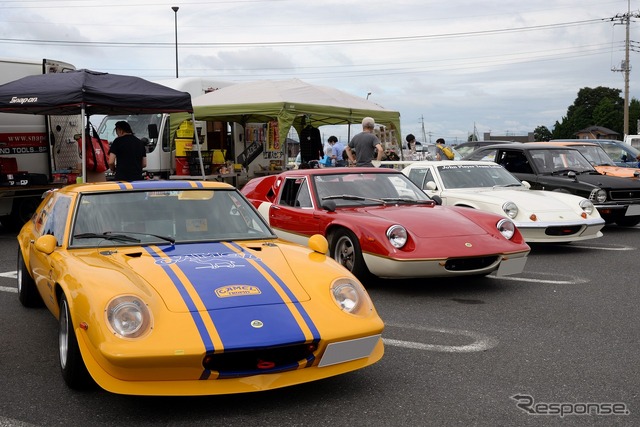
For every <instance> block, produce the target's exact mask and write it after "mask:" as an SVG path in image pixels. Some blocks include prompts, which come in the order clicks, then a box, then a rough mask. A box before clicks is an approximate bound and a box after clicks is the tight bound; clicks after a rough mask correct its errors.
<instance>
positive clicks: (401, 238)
mask: <svg viewBox="0 0 640 427" xmlns="http://www.w3.org/2000/svg"><path fill="white" fill-rule="evenodd" d="M387 239H389V242H390V243H391V244H392V245H393V247H394V248H398V249H400V248H401V247H403V246H404V245H406V244H407V230H406V229H405V228H404V227H403V226H401V225H392V226H391V227H389V229H388V230H387Z"/></svg>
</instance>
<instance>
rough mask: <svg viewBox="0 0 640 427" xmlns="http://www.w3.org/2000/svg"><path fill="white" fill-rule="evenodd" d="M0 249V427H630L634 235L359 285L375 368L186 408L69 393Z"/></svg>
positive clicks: (182, 403) (613, 234) (1, 236)
mask: <svg viewBox="0 0 640 427" xmlns="http://www.w3.org/2000/svg"><path fill="white" fill-rule="evenodd" d="M0 241H1V243H2V244H1V245H0V337H2V343H3V345H2V347H0V348H1V349H0V376H1V378H2V387H0V426H5V425H6V426H9V425H17V426H27V425H36V426H51V425H78V426H85V425H92V426H93V425H127V426H146V425H154V426H182V425H184V426H186V425H189V426H205V425H206V426H210V425H225V426H226V425H229V426H231V425H233V426H235V425H243V426H297V425H300V426H302V425H305V426H307V425H333V426H372V425H375V426H400V425H406V426H409V425H411V426H418V425H419V426H422V425H425V426H427V425H438V426H442V425H481V426H484V425H486V426H498V425H500V426H507V425H508V426H512V425H560V424H562V425H603V426H610V425H640V409H639V405H638V403H639V402H640V398H639V393H640V392H639V390H640V389H639V388H638V384H639V382H640V381H639V380H640V368H639V366H640V355H639V352H638V342H640V332H639V331H640V316H639V314H640V309H639V308H638V301H640V280H639V279H638V277H640V271H639V270H640V258H639V257H638V247H639V246H640V227H634V228H630V229H621V228H617V227H615V226H614V227H606V228H605V229H604V237H602V238H600V239H596V240H591V241H585V242H580V243H574V244H570V245H549V246H544V245H537V246H533V250H532V253H531V255H530V256H529V260H528V262H527V265H526V267H525V271H524V273H523V274H520V275H516V276H509V277H504V278H496V277H492V276H489V277H487V278H484V279H481V280H477V279H476V280H466V281H462V280H429V281H425V280H420V281H384V280H379V281H376V282H372V283H367V284H366V285H367V288H368V289H369V292H370V294H371V296H372V298H373V300H374V303H375V304H376V308H377V309H378V311H379V313H380V315H381V317H382V318H383V319H384V321H385V324H386V329H385V332H384V334H383V338H384V340H385V344H386V350H385V356H384V357H383V359H382V360H381V361H380V362H379V363H377V364H375V365H373V366H371V367H369V368H366V369H363V370H360V371H356V372H354V373H350V374H346V375H343V376H339V377H334V378H330V379H326V380H322V381H318V382H315V383H310V384H305V385H301V386H296V387H290V388H285V389H280V390H273V391H269V392H262V393H251V394H243V395H233V396H211V397H195V398H184V397H182V398H173V397H166V398H147V397H131V396H119V395H113V394H110V393H107V392H105V391H102V390H93V391H90V392H84V393H79V392H74V391H71V390H69V389H67V388H66V387H65V385H64V383H63V380H62V378H61V376H60V372H59V368H58V360H57V323H56V321H55V319H54V318H53V317H52V316H51V315H50V314H49V312H48V311H46V310H45V309H35V310H29V309H25V308H23V307H22V306H21V305H20V303H19V302H18V300H17V294H16V288H15V286H16V283H15V263H16V251H17V243H16V239H15V234H12V233H8V232H3V231H2V230H1V229H0Z"/></svg>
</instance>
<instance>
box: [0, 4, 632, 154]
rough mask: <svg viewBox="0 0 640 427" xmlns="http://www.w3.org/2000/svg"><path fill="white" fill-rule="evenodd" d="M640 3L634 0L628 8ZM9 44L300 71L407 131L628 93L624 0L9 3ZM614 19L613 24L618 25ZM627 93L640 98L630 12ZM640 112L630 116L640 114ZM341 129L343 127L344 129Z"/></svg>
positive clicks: (118, 66) (53, 52) (101, 65)
mask: <svg viewBox="0 0 640 427" xmlns="http://www.w3.org/2000/svg"><path fill="white" fill-rule="evenodd" d="M639 3H640V1H637V0H636V1H632V2H631V4H630V8H631V12H632V14H634V13H637V12H638V6H639ZM0 6H1V7H2V14H0V44H1V46H2V49H1V50H0V56H2V57H9V58H23V59H33V60H41V59H42V58H52V59H57V60H61V61H65V62H70V63H72V64H73V65H75V66H76V67H77V68H88V69H92V70H97V71H105V72H109V73H114V74H127V75H136V76H140V77H143V78H146V79H149V80H158V79H167V78H173V77H175V73H176V56H175V52H176V50H175V18H176V14H175V13H174V11H173V10H172V9H171V7H172V6H178V7H179V10H178V12H177V33H178V59H179V61H178V74H179V76H180V77H188V76H209V77H214V78H218V79H220V80H232V81H249V80H258V79H288V78H293V77H295V78H299V79H301V80H304V81H307V82H309V83H313V84H319V85H325V86H332V87H335V88H337V89H340V90H343V91H345V92H348V93H351V94H353V95H357V96H362V97H366V96H367V94H368V93H369V92H370V93H371V94H370V95H369V100H371V101H374V102H376V103H378V104H380V105H382V106H384V107H385V108H388V109H392V110H396V111H399V112H400V115H401V126H402V139H403V141H404V137H405V135H406V134H407V133H414V134H415V135H416V136H417V137H418V140H419V141H422V140H424V139H425V138H424V137H423V131H422V129H423V127H424V131H425V135H426V140H427V141H429V140H430V139H431V140H432V141H435V139H436V138H438V137H444V138H446V139H447V142H455V141H456V140H457V141H461V140H466V139H467V137H468V135H469V134H470V133H472V132H473V131H474V128H475V130H476V131H477V133H478V134H479V136H480V139H483V138H482V137H483V134H484V132H491V134H492V135H526V134H527V132H532V131H533V130H534V128H536V127H537V126H540V125H544V126H547V127H548V128H549V129H552V128H553V125H554V124H555V122H556V121H561V120H562V117H563V116H564V115H565V114H566V111H567V107H569V106H570V105H571V104H573V102H574V100H575V98H576V95H577V93H578V91H579V90H580V89H581V88H584V87H591V88H595V87H598V86H605V87H610V88H617V89H620V90H621V91H622V92H621V94H622V96H624V74H623V73H622V72H614V71H612V68H614V69H620V68H621V66H622V61H623V60H624V56H625V49H624V46H625V43H624V41H625V26H624V25H620V24H621V20H620V19H615V17H616V16H617V17H620V16H621V15H623V14H626V13H627V8H628V1H627V0H621V1H608V0H554V1H551V0H529V1H527V2H524V1H521V0H502V1H493V0H395V1H389V0H384V1H382V0H368V1H364V0H362V1H350V0H339V1H334V0H268V1H259V0H229V1H227V0H213V1H204V0H203V1H181V0H175V1H169V2H158V1H151V0H129V1H126V2H125V1H120V0H100V1H97V0H57V1H50V0H46V1H39V0H15V1H0ZM614 24H616V25H614ZM630 40H631V41H632V43H631V45H632V50H631V52H630V64H631V67H632V71H631V73H630V98H640V95H638V94H639V93H640V92H639V91H640V78H637V77H636V76H637V75H638V73H640V67H637V69H634V65H635V64H640V60H639V59H640V57H639V56H638V53H637V51H636V50H634V48H635V49H637V50H640V45H639V42H636V41H635V40H640V35H638V23H637V22H636V20H635V19H634V20H632V21H631V25H630ZM635 119H636V118H630V120H635ZM339 137H340V139H341V140H346V131H345V132H344V134H343V135H339Z"/></svg>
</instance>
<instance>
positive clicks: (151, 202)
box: [70, 189, 275, 247]
mask: <svg viewBox="0 0 640 427" xmlns="http://www.w3.org/2000/svg"><path fill="white" fill-rule="evenodd" d="M274 237H275V236H274V235H273V233H272V232H271V230H270V229H269V227H268V226H267V225H266V224H265V222H264V220H263V219H262V217H261V216H260V215H259V214H258V213H257V211H256V210H255V209H254V208H253V206H251V204H250V203H248V202H247V201H246V199H245V198H244V197H242V195H241V194H239V193H238V191H237V190H236V189H216V190H213V189H206V190H203V189H193V190H167V191H135V192H134V191H127V192H115V193H94V194H84V195H82V196H81V198H80V199H79V201H78V204H77V207H76V214H75V217H74V221H73V226H72V229H71V239H70V246H72V247H81V246H82V247H85V246H106V245H108V246H123V245H124V246H126V245H140V244H169V243H172V241H175V243H176V244H179V243H181V242H204V241H221V240H224V241H229V240H248V239H266V238H274Z"/></svg>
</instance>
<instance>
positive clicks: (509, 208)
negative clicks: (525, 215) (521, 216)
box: [502, 202, 518, 219]
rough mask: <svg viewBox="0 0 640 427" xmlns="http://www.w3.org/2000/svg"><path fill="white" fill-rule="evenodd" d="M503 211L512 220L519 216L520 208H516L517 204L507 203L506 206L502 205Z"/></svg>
mask: <svg viewBox="0 0 640 427" xmlns="http://www.w3.org/2000/svg"><path fill="white" fill-rule="evenodd" d="M502 210H503V211H504V213H505V214H507V216H508V217H509V218H511V219H513V218H515V217H516V216H518V206H516V204H515V203H513V202H506V203H505V204H504V205H502Z"/></svg>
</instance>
